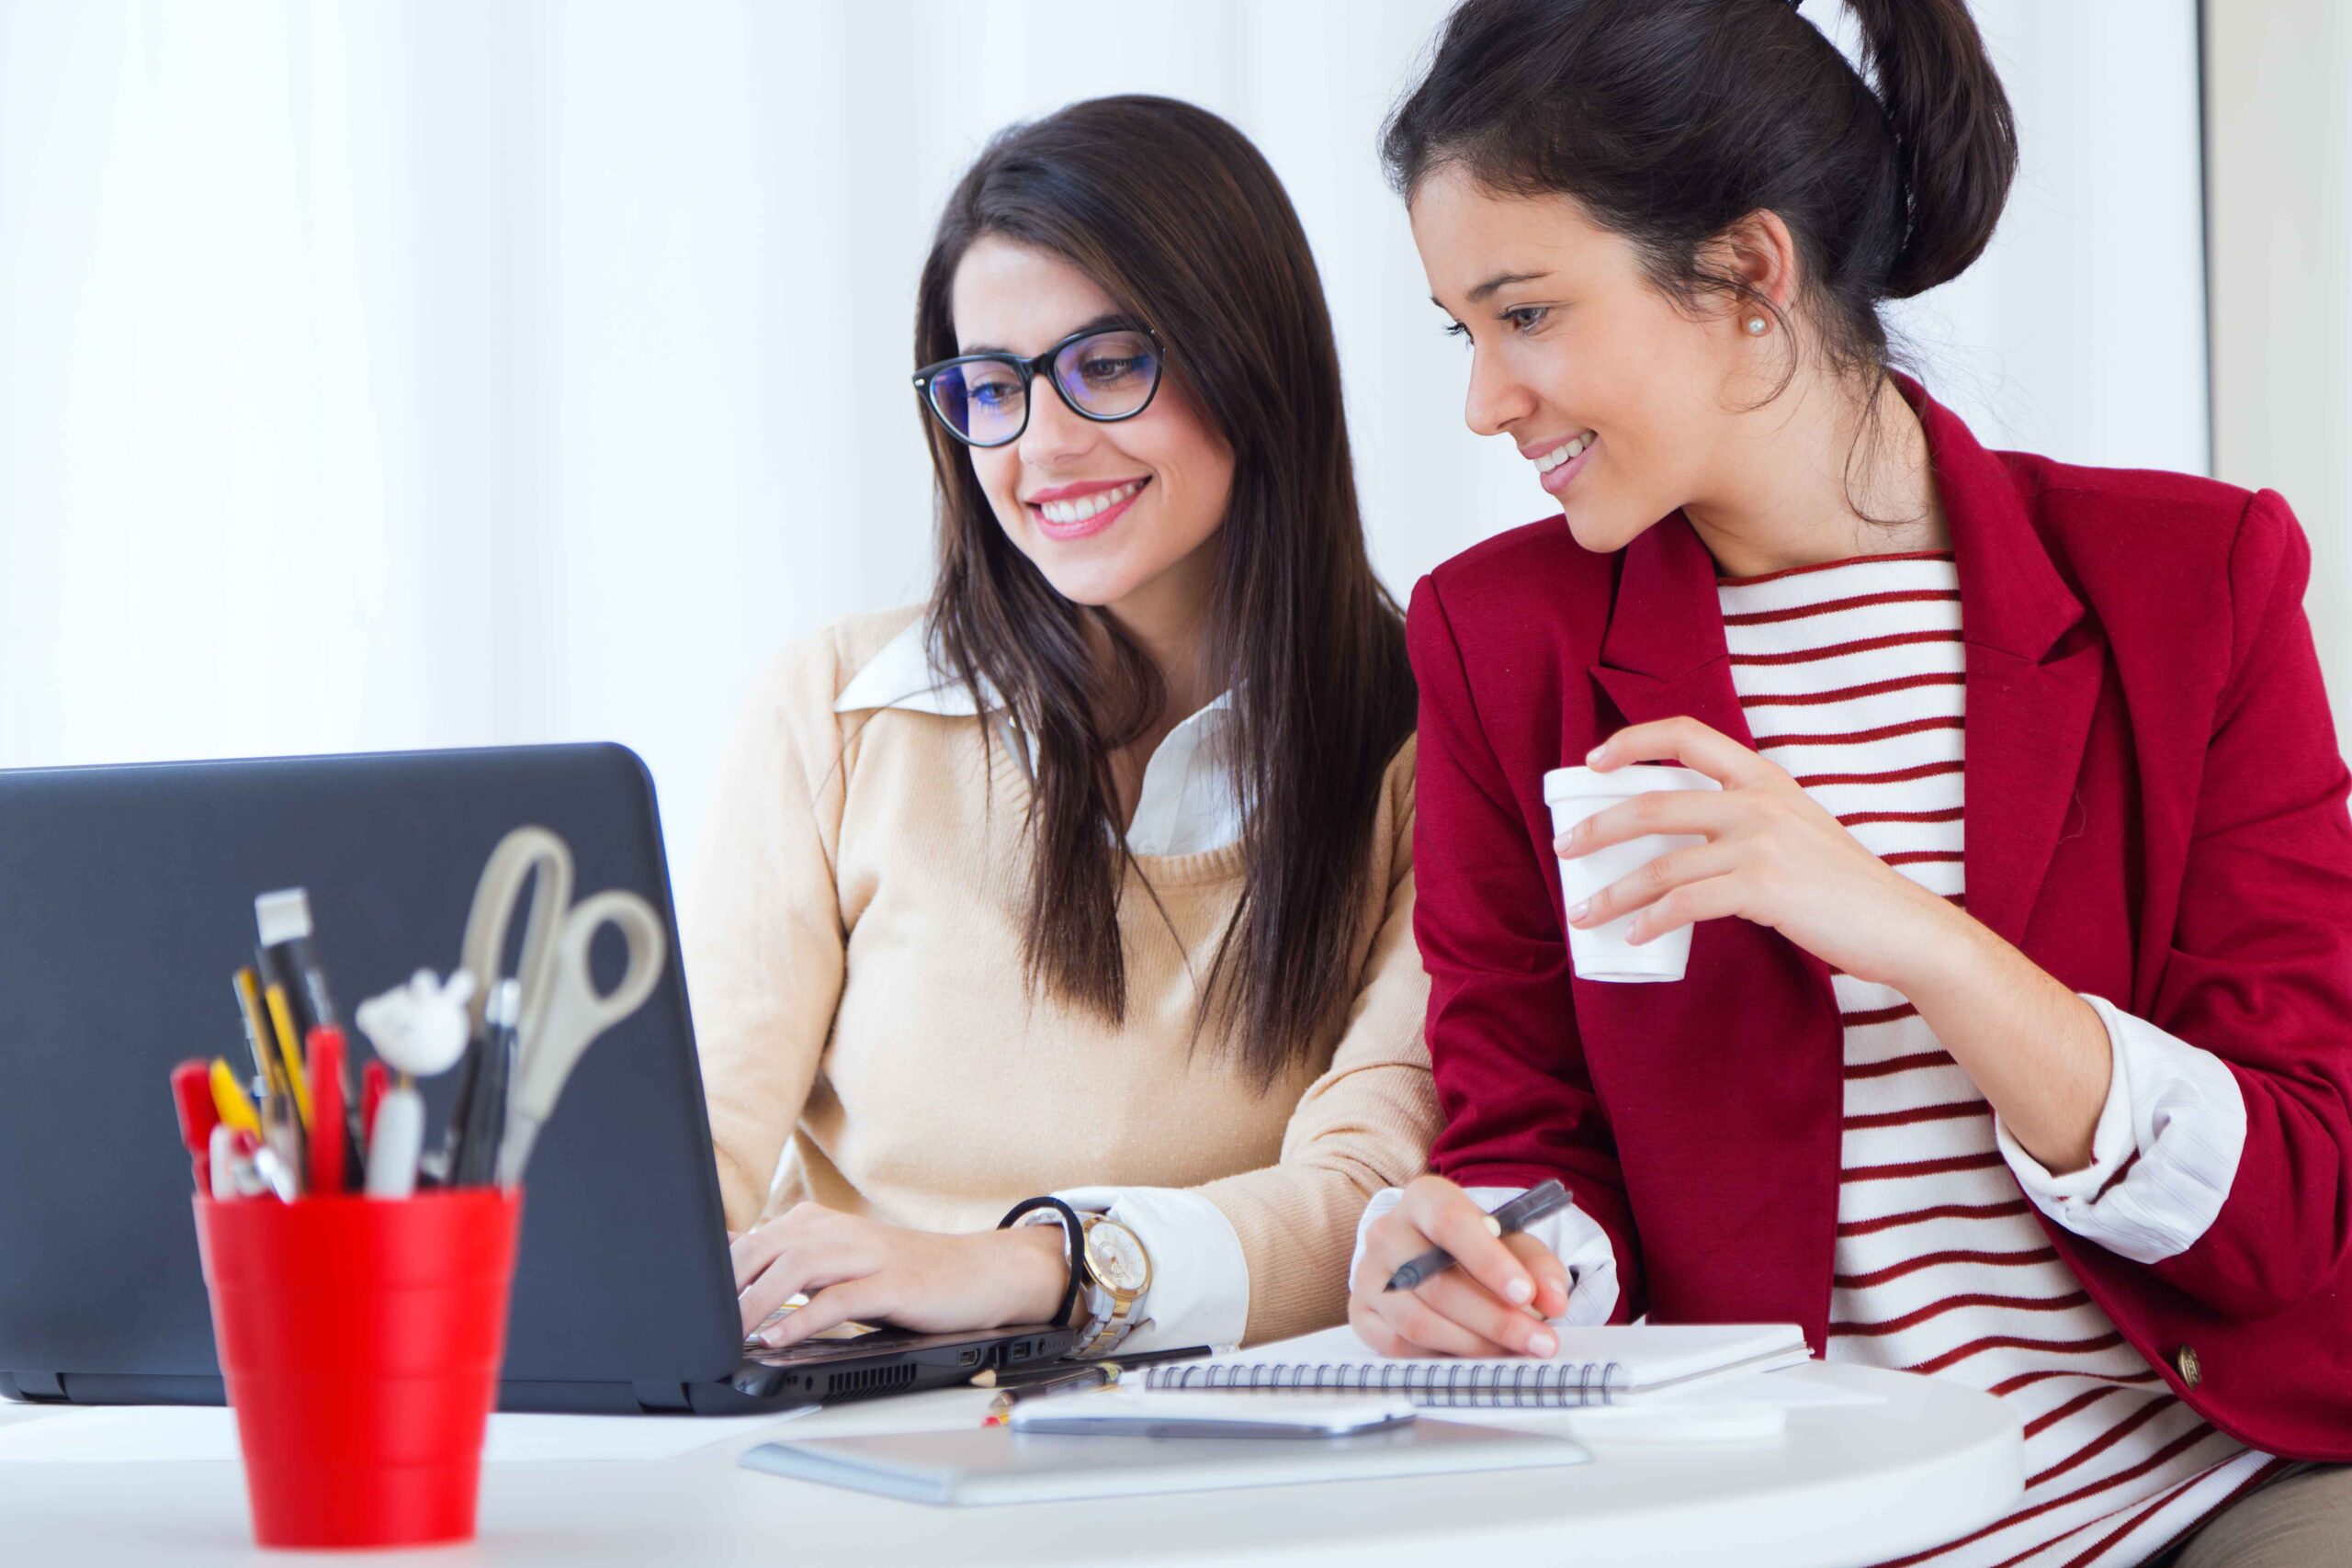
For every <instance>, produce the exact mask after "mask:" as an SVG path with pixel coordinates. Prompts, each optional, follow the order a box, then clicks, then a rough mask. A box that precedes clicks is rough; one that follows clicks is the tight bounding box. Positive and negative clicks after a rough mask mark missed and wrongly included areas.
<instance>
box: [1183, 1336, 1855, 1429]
mask: <svg viewBox="0 0 2352 1568" xmlns="http://www.w3.org/2000/svg"><path fill="white" fill-rule="evenodd" d="M1555 1332H1556V1333H1557V1334H1558V1335H1559V1337H1560V1348H1559V1351H1558V1353H1557V1354H1556V1355H1555V1356H1553V1357H1552V1358H1551V1359H1549V1360H1540V1361H1539V1360H1533V1359H1527V1358H1524V1357H1515V1358H1513V1359H1510V1360H1502V1361H1471V1360H1408V1359H1396V1358H1391V1357H1386V1356H1379V1355H1375V1354H1374V1353H1373V1351H1372V1350H1371V1349H1370V1348H1367V1347H1366V1346H1365V1345H1364V1343H1363V1340H1361V1339H1359V1338H1357V1337H1356V1333H1355V1330H1354V1329H1352V1328H1327V1329H1325V1330H1324V1331H1323V1332H1321V1333H1319V1334H1309V1335H1306V1336H1304V1337H1300V1338H1296V1339H1282V1340H1277V1341H1275V1342H1274V1343H1273V1344H1271V1345H1260V1346H1258V1347H1256V1348H1253V1349H1249V1350H1241V1351H1237V1352H1235V1353H1233V1354H1230V1355H1224V1356H1210V1357H1206V1358H1204V1359H1201V1360H1197V1361H1169V1362H1165V1363H1163V1364H1161V1365H1159V1366H1156V1367H1153V1368H1151V1369H1149V1370H1148V1371H1147V1372H1146V1373H1145V1374H1144V1386H1145V1387H1147V1388H1157V1389H1257V1390H1261V1391H1265V1392H1270V1393H1283V1392H1288V1391H1293V1390H1313V1391H1316V1392H1318V1393H1329V1392H1330V1391H1332V1390H1339V1389H1345V1390H1350V1391H1359V1392H1369V1393H1401V1394H1403V1395H1405V1396H1406V1397H1407V1398H1408V1399H1410V1400H1411V1401H1412V1402H1413V1403H1414V1404H1425V1405H1431V1406H1438V1405H1483V1406H1486V1407H1487V1408H1489V1409H1491V1408H1495V1407H1497V1406H1514V1405H1576V1404H1618V1403H1620V1402H1622V1401H1625V1400H1632V1399H1640V1398H1642V1397H1643V1396H1645V1395H1649V1394H1657V1393H1665V1392H1668V1391H1669V1390H1670V1391H1673V1392H1675V1393H1681V1392H1682V1391H1684V1390H1687V1389H1694V1388H1698V1387H1700V1386H1702V1385H1703V1384H1706V1383H1710V1382H1718V1381H1721V1380H1724V1379H1728V1378H1732V1377H1736V1376H1739V1375H1741V1374H1744V1373H1748V1372H1765V1371H1776V1370H1778V1369H1780V1368H1781V1367H1790V1366H1795V1365H1796V1364H1798V1363H1799V1362H1801V1361H1805V1360H1808V1359H1811V1357H1812V1352H1811V1351H1809V1350H1808V1349H1806V1348H1805V1343H1804V1331H1803V1330H1801V1329H1799V1328H1798V1327H1797V1325H1794V1324H1792V1323H1729V1324H1683V1323H1670V1324H1656V1325H1652V1324H1643V1325H1638V1326H1627V1325H1610V1326H1608V1327H1601V1328H1561V1329H1557V1330H1555Z"/></svg>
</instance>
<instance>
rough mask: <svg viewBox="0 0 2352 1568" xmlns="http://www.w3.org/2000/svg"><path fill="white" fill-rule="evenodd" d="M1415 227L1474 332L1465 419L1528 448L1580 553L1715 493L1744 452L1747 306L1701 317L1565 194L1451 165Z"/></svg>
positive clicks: (1607, 546) (1451, 311)
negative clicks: (1489, 181) (1500, 184)
mask: <svg viewBox="0 0 2352 1568" xmlns="http://www.w3.org/2000/svg"><path fill="white" fill-rule="evenodd" d="M1412 225H1413V241H1414V243H1415V244H1416V245H1418V246H1419V248H1420V253H1421V265H1422V267H1423V269H1424V270H1425V271H1426V272H1427V274H1428V276H1429V281H1430V294H1431V296H1432V297H1433V298H1434V299H1436V300H1437V302H1438V304H1439V305H1440V307H1441V308H1442V309H1443V310H1445V311H1446V313H1447V314H1448V315H1450V316H1452V317H1453V320H1454V322H1455V330H1457V331H1466V332H1467V333H1468V335H1469V338H1470V343H1471V360H1470V393H1469V399H1468V402H1467V404H1466V406H1465V408H1464V418H1465V419H1466V420H1467V421H1468V423H1469V425H1470V428H1471V429H1473V430H1475V431H1476V432H1477V433H1478V434H1481V435H1507V436H1509V437H1510V439H1511V441H1512V442H1513V443H1514V444H1516V445H1517V446H1518V447H1519V450H1520V454H1521V456H1522V457H1526V458H1528V459H1529V460H1530V462H1531V463H1532V465H1533V467H1532V475H1533V477H1534V478H1535V479H1536V481H1537V482H1538V483H1540V484H1541V485H1542V486H1543V487H1544V490H1545V491H1548V492H1550V494H1551V495H1552V497H1553V498H1554V499H1555V501H1556V502H1558V504H1559V507H1560V510H1561V511H1562V512H1563V513H1565V514H1566V517H1567V522H1568V528H1569V530H1570V532H1572V533H1573V534H1575V536H1576V538H1577V543H1578V544H1580V545H1582V546H1583V547H1585V548H1587V549H1589V550H1596V551H1603V552H1606V551H1611V550H1616V549H1620V548H1622V547H1623V546H1624V545H1625V544H1626V543H1628V542H1629V541H1630V540H1632V539H1633V538H1634V536H1636V535H1638V534H1640V533H1641V532H1642V531H1643V530H1644V529H1645V528H1647V527H1649V526H1650V525H1652V524H1653V523H1656V522H1657V521H1658V520H1659V519H1660V518H1662V517H1665V516H1667V515H1668V514H1670V513H1672V512H1674V510H1675V509H1676V508H1677V507H1680V506H1684V505H1688V504H1691V503H1693V502H1701V501H1704V500H1707V499H1709V496H1708V491H1709V489H1710V486H1711V485H1713V484H1715V483H1717V482H1719V480H1720V477H1721V476H1720V473H1719V472H1718V470H1720V469H1721V468H1724V464H1725V459H1726V458H1727V457H1729V456H1730V455H1731V454H1732V453H1734V452H1735V451H1736V449H1737V446H1738V443H1737V441H1736V439H1735V422H1736V420H1737V419H1738V418H1739V417H1740V416H1739V415H1738V413H1737V412H1735V411H1736V409H1737V407H1738V403H1737V402H1736V396H1737V394H1738V393H1739V392H1740V391H1741V390H1743V389H1742V388H1740V387H1738V386H1737V385H1736V383H1735V379H1734V378H1736V377H1737V376H1739V375H1740V374H1741V373H1742V371H1743V369H1745V368H1746V367H1748V366H1749V365H1750V363H1751V359H1752V356H1751V355H1748V354H1747V353H1746V352H1744V351H1745V350H1747V348H1748V347H1749V345H1748V344H1745V343H1743V342H1742V341H1741V340H1742V339H1743V338H1744V337H1745V335H1746V334H1745V333H1742V332H1741V330H1740V327H1739V322H1738V319H1737V318H1739V317H1740V316H1741V315H1743V314H1745V313H1746V312H1740V311H1735V310H1724V311H1722V312H1720V313H1719V314H1717V315H1713V316H1710V317H1709V318H1708V319H1705V320H1700V321H1694V320H1692V319H1691V317H1690V316H1688V315H1686V314H1685V313H1684V312H1683V311H1682V310H1680V309H1679V308H1678V307H1677V305H1676V304H1675V302H1674V301H1673V300H1671V299H1668V297H1667V296H1666V295H1665V294H1663V293H1661V292H1660V291H1659V290H1658V288H1657V287H1656V286H1655V285H1653V284H1652V283H1650V282H1649V281H1648V280H1647V279H1646V278H1645V276H1643V274H1642V271H1641V266H1640V263H1639V260H1638V258H1637V257H1636V255H1635V253H1634V248H1633V246H1632V245H1631V244H1629V243H1627V242H1626V241H1624V240H1623V238H1621V237H1619V236H1618V235H1616V234H1614V233H1611V231H1608V230H1605V229H1603V228H1601V227H1600V226H1599V225H1597V224H1595V223H1593V222H1592V221H1591V220H1589V219H1588V218H1587V217H1586V216H1585V214H1584V210H1583V209H1582V208H1580V207H1579V206H1578V205H1577V203H1576V201H1575V200H1574V199H1573V198H1571V197H1565V196H1540V197H1515V196H1503V195H1498V194H1497V193H1495V192H1493V191H1491V190H1489V189H1487V187H1486V186H1481V185H1479V184H1478V183H1477V182H1476V180H1474V179H1472V178H1471V177H1469V176H1468V175H1465V174H1464V173H1462V172H1461V171H1460V170H1459V169H1458V168H1452V167H1447V168H1440V169H1438V170H1436V171H1435V172H1433V173H1431V174H1430V175H1429V177H1428V178H1426V179H1424V180H1423V181H1422V182H1421V184H1420V186H1419V188H1418V189H1416V191H1415V192H1414V195H1413V203H1412ZM1498 279H1499V280H1501V281H1499V282H1498Z"/></svg>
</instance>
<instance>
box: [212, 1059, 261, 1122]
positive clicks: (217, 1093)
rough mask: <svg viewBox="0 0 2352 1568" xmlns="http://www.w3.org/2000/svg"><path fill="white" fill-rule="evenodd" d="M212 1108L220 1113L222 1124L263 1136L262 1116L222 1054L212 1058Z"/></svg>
mask: <svg viewBox="0 0 2352 1568" xmlns="http://www.w3.org/2000/svg"><path fill="white" fill-rule="evenodd" d="M212 1108H213V1109H214V1110H215V1111H219V1112H220V1122H221V1125H223V1126H225V1127H228V1128H230V1129H231V1130H232V1131H233V1132H239V1133H251V1134H253V1135H254V1137H256V1138H258V1137H260V1136H261V1118H260V1117H259V1116H257V1115H255V1114H254V1102H253V1101H252V1100H248V1099H246V1098H245V1086H244V1085H243V1084H241V1083H239V1082H238V1081H237V1075H236V1074H235V1073H234V1072H233V1071H232V1070H231V1069H230V1066H229V1064H228V1062H227V1061H226V1060H225V1059H224V1058H222V1057H220V1056H215V1057H213V1058H212Z"/></svg>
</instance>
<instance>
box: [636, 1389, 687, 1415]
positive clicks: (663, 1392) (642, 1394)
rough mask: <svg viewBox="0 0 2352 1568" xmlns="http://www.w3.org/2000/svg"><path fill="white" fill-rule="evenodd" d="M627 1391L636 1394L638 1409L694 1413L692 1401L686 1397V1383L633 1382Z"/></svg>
mask: <svg viewBox="0 0 2352 1568" xmlns="http://www.w3.org/2000/svg"><path fill="white" fill-rule="evenodd" d="M629 1392H630V1393H633V1394H635V1395H636V1396H637V1406H638V1408H639V1409H640V1410H645V1411H654V1410H675V1411H680V1412H683V1413H684V1414H685V1415H689V1416H691V1415H693V1414H694V1408H695V1406H694V1402H693V1401H692V1400H690V1399H688V1398H687V1397H686V1385H685V1384H684V1383H680V1382H635V1383H631V1384H629Z"/></svg>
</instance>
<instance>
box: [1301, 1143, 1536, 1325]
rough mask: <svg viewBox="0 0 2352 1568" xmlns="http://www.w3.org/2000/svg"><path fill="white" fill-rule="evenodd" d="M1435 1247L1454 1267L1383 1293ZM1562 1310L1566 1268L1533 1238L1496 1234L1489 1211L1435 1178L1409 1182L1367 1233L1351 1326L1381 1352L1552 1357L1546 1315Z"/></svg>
mask: <svg viewBox="0 0 2352 1568" xmlns="http://www.w3.org/2000/svg"><path fill="white" fill-rule="evenodd" d="M1430 1247H1443V1248H1445V1249H1446V1251H1448V1252H1450V1253H1452V1254H1453V1257H1454V1260H1455V1266H1454V1267H1453V1268H1452V1269H1447V1270H1445V1271H1444V1272H1443V1273H1442V1274H1439V1275H1437V1276H1436V1277H1435V1278H1433V1279H1430V1280H1423V1281H1421V1283H1420V1284H1419V1286H1417V1287H1416V1288H1415V1289H1413V1290H1410V1291H1390V1290H1387V1289H1385V1286H1386V1285H1387V1283H1388V1277H1389V1276H1390V1275H1391V1274H1394V1273H1395V1272H1396V1271H1397V1266H1398V1265H1399V1264H1401V1263H1403V1262H1405V1261H1406V1260H1407V1259H1408V1258H1412V1257H1415V1256H1416V1255H1418V1254H1419V1253H1423V1252H1426V1251H1428V1250H1429V1249H1430ZM1567 1310H1568V1271H1567V1269H1566V1268H1565V1267H1564V1266H1563V1265H1562V1264H1561V1262H1560V1260H1559V1259H1558V1258H1555V1257H1554V1256H1553V1254H1552V1251H1551V1249H1550V1248H1549V1247H1545V1246H1544V1244H1543V1243H1542V1242H1540V1241H1538V1240H1536V1239H1535V1238H1534V1237H1533V1236H1532V1235H1524V1234H1521V1235H1510V1236H1500V1237H1498V1236H1497V1235H1495V1234H1494V1227H1493V1226H1492V1224H1490V1223H1489V1222H1488V1220H1487V1212H1486V1211H1485V1210H1484V1209H1481V1208H1480V1207H1478V1205H1477V1202H1476V1201H1475V1200H1474V1199H1472V1198H1471V1196H1470V1195H1469V1194H1468V1193H1467V1192H1464V1190H1462V1189H1461V1188H1459V1187H1456V1186H1455V1185H1454V1184H1453V1182H1451V1181H1448V1180H1447V1179H1445V1178H1443V1177H1442V1176H1422V1177H1418V1178H1416V1179H1414V1180H1413V1182H1412V1184H1411V1185H1410V1186H1408V1187H1407V1188H1406V1189H1405V1194H1404V1201H1402V1202H1400V1203H1398V1204H1397V1207H1396V1208H1394V1209H1392V1210H1390V1211H1389V1212H1388V1213H1385V1214H1383V1215H1382V1216H1381V1217H1380V1218H1378V1219H1376V1220H1374V1221H1373V1222H1372V1224H1370V1225H1368V1226H1367V1227H1365V1230H1364V1237H1363V1250H1362V1256H1361V1257H1359V1258H1357V1259H1356V1271H1355V1278H1354V1279H1353V1280H1351V1281H1349V1290H1348V1322H1349V1323H1350V1324H1351V1325H1353V1326H1354V1328H1355V1331H1356V1335H1357V1337H1359V1338H1361V1339H1363V1342H1364V1343H1365V1344H1366V1345H1369V1346H1371V1347H1372V1348H1374V1350H1377V1351H1378V1352H1380V1354H1382V1355H1384V1356H1476V1357H1484V1358H1491V1357H1496V1356H1550V1355H1551V1354H1552V1353H1553V1352H1554V1351H1555V1350H1557V1349H1558V1348H1559V1340H1558V1338H1557V1337H1555V1335H1554V1334H1553V1332H1552V1330H1551V1328H1550V1327H1549V1326H1547V1325H1546V1323H1545V1321H1544V1320H1545V1319H1547V1318H1556V1317H1559V1316H1560V1315H1562V1314H1565V1313H1566V1311H1567Z"/></svg>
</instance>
